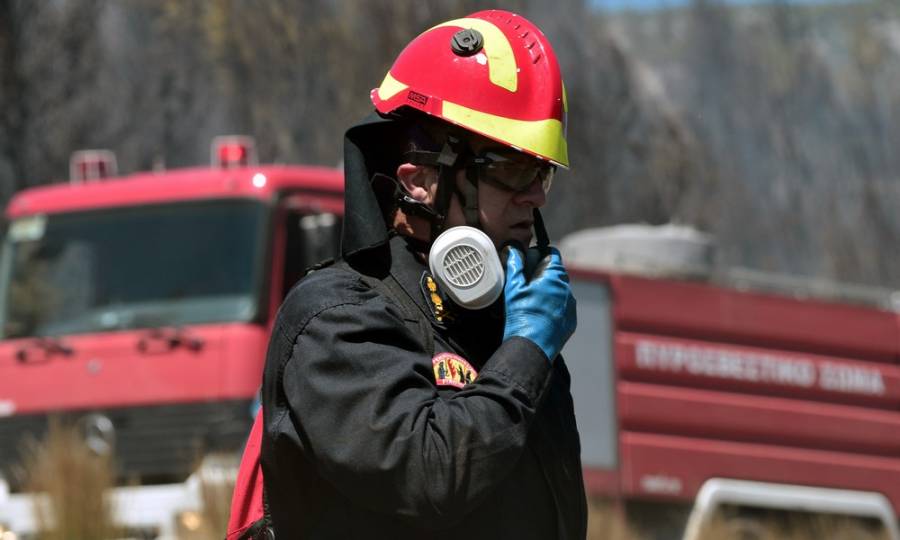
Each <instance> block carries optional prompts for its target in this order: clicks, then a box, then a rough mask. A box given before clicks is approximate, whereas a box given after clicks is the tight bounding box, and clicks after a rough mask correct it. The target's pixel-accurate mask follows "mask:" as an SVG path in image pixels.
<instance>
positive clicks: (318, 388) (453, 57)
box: [261, 10, 586, 540]
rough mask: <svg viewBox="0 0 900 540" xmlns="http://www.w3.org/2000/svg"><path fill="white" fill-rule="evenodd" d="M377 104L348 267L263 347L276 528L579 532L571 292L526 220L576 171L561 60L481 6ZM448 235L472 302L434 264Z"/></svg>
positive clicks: (296, 308)
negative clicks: (554, 182) (559, 175)
mask: <svg viewBox="0 0 900 540" xmlns="http://www.w3.org/2000/svg"><path fill="white" fill-rule="evenodd" d="M371 100H372V102H373V103H374V106H375V109H376V112H375V113H374V114H373V115H372V116H371V117H370V118H368V119H367V120H366V121H364V122H363V123H362V124H360V125H358V126H355V127H352V128H351V129H349V130H348V132H347V135H346V139H345V174H346V194H345V205H346V206H345V218H344V229H343V236H342V245H341V259H342V260H341V262H340V263H339V264H334V265H331V266H327V267H324V268H321V269H318V270H316V271H314V272H312V273H310V274H309V275H307V276H306V277H305V278H304V279H302V280H301V281H300V282H299V283H298V285H297V286H295V287H294V289H293V290H292V291H291V293H290V294H289V295H288V297H287V298H286V300H285V303H284V305H283V306H282V307H281V309H280V311H279V316H278V319H277V321H276V324H275V327H274V330H273V333H272V338H271V342H270V345H269V351H268V356H267V362H266V369H265V374H264V381H263V391H262V399H263V411H264V422H265V432H264V435H263V442H262V458H261V460H262V467H263V472H264V475H263V476H264V478H265V492H266V500H267V507H268V510H269V514H270V517H271V524H272V527H273V529H274V532H275V535H276V536H277V537H278V538H291V539H294V538H314V539H319V538H341V539H344V538H367V539H370V538H390V539H412V538H416V539H418V538H434V539H442V538H469V539H472V538H491V539H496V538H517V539H529V538H534V539H541V540H546V539H552V538H559V539H571V538H584V537H585V534H586V504H585V496H584V487H583V483H582V476H581V462H580V445H579V439H578V432H577V429H576V425H575V417H574V411H573V405H572V399H571V396H570V393H569V383H570V379H569V373H568V371H567V370H566V366H565V362H564V361H563V359H562V358H561V357H560V355H559V351H560V349H562V347H563V345H564V344H565V342H566V341H567V339H568V338H569V337H570V336H571V334H572V332H574V329H575V325H576V318H575V300H574V298H573V297H572V294H571V291H570V289H569V284H568V277H567V276H566V272H565V268H564V267H563V265H562V262H561V260H560V257H559V253H558V251H556V250H555V249H554V248H550V247H548V246H547V236H546V231H545V230H544V228H543V222H542V220H541V219H540V213H539V211H538V209H539V208H540V207H541V206H543V205H544V204H545V202H546V200H547V196H548V191H547V190H548V189H549V186H550V182H551V179H552V177H553V174H554V172H555V170H556V168H557V167H567V166H568V156H567V149H566V140H565V121H566V101H565V90H564V88H563V83H562V78H561V76H560V72H559V66H558V64H557V61H556V57H555V55H554V53H553V50H552V49H551V47H550V44H549V43H548V41H547V39H546V37H545V36H544V35H543V33H542V32H541V31H540V30H539V29H538V28H537V27H536V26H535V25H534V24H532V23H531V22H529V21H528V20H526V19H524V18H522V17H521V16H518V15H515V14H512V13H509V12H506V11H499V10H493V11H481V12H478V13H474V14H472V15H469V16H468V17H465V18H462V19H457V20H452V21H448V22H446V23H443V24H440V25H437V26H435V27H433V28H431V29H429V30H427V31H425V32H424V33H423V34H421V35H420V36H418V37H417V38H415V39H414V40H413V41H412V42H411V43H410V44H409V45H408V46H407V47H406V48H405V49H404V50H403V51H402V52H401V53H400V55H399V56H398V57H397V59H396V61H395V62H394V64H393V66H392V67H391V69H390V71H389V73H388V74H387V76H386V77H385V78H384V81H383V82H382V83H381V85H380V86H379V87H378V88H376V89H375V90H373V91H372V93H371ZM441 242H443V244H441V245H444V246H445V248H446V249H444V248H442V249H441V253H443V254H446V253H450V252H451V251H452V250H453V249H457V251H458V250H460V249H462V250H466V249H468V250H470V252H471V253H470V255H472V253H474V255H472V256H475V257H476V259H467V260H469V261H470V262H471V261H475V262H474V263H472V264H473V266H470V267H467V271H469V272H470V274H471V275H472V276H474V278H473V279H475V280H476V281H477V280H478V279H482V278H483V279H482V281H485V282H487V286H486V287H485V288H484V291H486V292H484V291H482V292H484V294H482V293H478V295H475V296H473V295H472V293H471V290H470V289H471V287H470V288H467V285H466V284H463V285H462V286H460V284H459V283H457V282H456V281H454V279H455V278H454V277H453V275H450V274H447V273H446V272H444V273H443V274H442V273H441V271H447V269H448V268H450V267H449V266H447V265H446V263H447V260H449V259H446V258H445V259H441V260H437V261H436V260H435V253H436V252H437V251H438V249H437V246H438V244H439V243H441ZM530 245H531V246H532V247H529V246H530ZM472 246H475V247H472ZM498 252H499V255H498ZM478 257H480V259H478ZM495 260H496V261H497V262H496V263H492V262H491V261H495ZM482 263H483V264H482ZM435 264H436V265H437V268H438V269H439V270H441V269H442V270H441V271H433V270H434V269H435V268H436V267H435ZM441 264H444V266H443V267H442V266H441ZM492 264H495V265H497V266H499V270H500V271H499V272H495V271H494V270H492V268H493V266H491V265H492ZM448 275H450V277H449V278H448V277H447V276H448ZM441 276H443V278H442V277H441ZM457 277H458V275H457ZM478 283H481V281H479V282H478ZM476 296H477V297H476Z"/></svg>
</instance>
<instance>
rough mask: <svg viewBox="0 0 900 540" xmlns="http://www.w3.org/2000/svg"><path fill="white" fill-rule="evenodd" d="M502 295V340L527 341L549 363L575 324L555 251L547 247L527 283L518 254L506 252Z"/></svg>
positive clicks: (566, 279) (566, 283) (569, 291)
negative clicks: (538, 350)
mask: <svg viewBox="0 0 900 540" xmlns="http://www.w3.org/2000/svg"><path fill="white" fill-rule="evenodd" d="M503 294H504V302H505V304H506V326H505V328H504V330H503V340H504V341H506V340H507V339H509V338H511V337H515V336H519V337H523V338H525V339H528V340H530V341H532V342H533V343H534V344H535V345H537V346H538V347H540V348H541V350H542V351H544V354H545V355H547V359H548V360H550V362H551V363H552V362H553V360H554V359H555V358H556V355H558V354H559V351H560V350H562V348H563V345H565V344H566V341H568V340H569V338H570V337H571V336H572V333H573V332H575V327H576V326H577V325H578V317H577V316H576V314H575V297H574V296H572V289H571V288H570V287H569V275H568V274H567V273H566V269H565V267H564V266H563V264H562V258H561V257H560V255H559V251H558V250H557V249H556V248H550V254H549V255H547V256H546V257H545V258H544V259H543V260H542V261H541V262H540V264H538V267H537V269H536V270H535V273H534V275H533V276H532V277H531V280H529V281H526V278H525V273H524V271H523V264H522V252H521V251H520V250H518V249H515V248H511V249H509V255H508V257H507V258H506V285H505V286H504V288H503Z"/></svg>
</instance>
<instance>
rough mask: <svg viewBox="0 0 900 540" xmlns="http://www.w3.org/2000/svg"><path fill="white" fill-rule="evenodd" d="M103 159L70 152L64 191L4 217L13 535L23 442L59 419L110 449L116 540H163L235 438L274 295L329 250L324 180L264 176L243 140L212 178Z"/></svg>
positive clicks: (7, 477)
mask: <svg viewBox="0 0 900 540" xmlns="http://www.w3.org/2000/svg"><path fill="white" fill-rule="evenodd" d="M111 157H112V156H111V155H110V154H109V153H107V152H103V151H88V152H81V153H78V154H77V155H76V156H74V157H73V163H72V166H71V174H72V181H71V182H70V183H67V184H62V185H60V184H57V185H49V186H45V187H38V188H33V189H29V190H25V191H22V192H20V193H18V194H17V195H16V196H15V197H14V198H13V199H12V200H11V201H10V203H9V205H8V208H7V210H6V218H7V220H8V222H9V225H8V230H7V234H6V237H5V240H4V243H3V247H2V255H0V525H2V526H4V527H6V528H7V529H10V530H12V531H14V532H15V533H18V534H26V535H27V534H30V533H33V532H34V531H35V529H36V526H37V525H36V524H35V523H34V520H33V512H32V505H33V499H32V496H31V495H30V494H28V493H26V485H25V484H24V482H25V478H24V477H23V475H22V467H21V464H22V455H21V450H22V444H23V441H25V440H27V439H29V438H36V439H39V438H41V437H42V435H43V433H44V432H45V431H46V429H47V424H48V418H49V417H51V416H59V417H62V418H63V419H66V420H69V421H72V422H76V423H77V424H78V425H79V426H82V427H83V432H84V434H85V437H86V442H87V444H88V445H89V446H90V447H91V448H92V449H95V450H96V451H97V452H113V453H114V455H115V460H114V462H115V464H116V466H117V475H118V479H119V482H120V484H121V485H122V486H123V487H120V488H117V489H116V492H115V494H114V497H113V500H114V507H115V513H116V519H117V520H118V521H119V523H120V525H122V526H123V527H125V530H126V532H128V533H129V534H131V535H133V536H136V537H146V538H156V537H161V538H172V537H174V535H175V530H176V524H177V522H178V518H179V516H182V515H184V514H185V513H186V512H188V513H189V512H197V511H198V505H199V504H200V501H199V492H198V489H199V488H198V482H199V478H200V477H201V475H202V474H207V475H209V474H216V473H217V471H215V470H213V471H210V470H208V469H215V468H216V467H220V468H221V466H220V465H217V464H216V463H217V462H216V461H211V460H209V459H204V458H205V457H206V456H210V455H214V454H217V453H220V452H225V453H230V454H236V453H237V452H238V451H239V450H240V448H241V446H242V445H243V443H244V441H245V439H246V435H247V432H248V431H249V426H250V423H251V420H252V416H251V414H252V411H251V408H252V406H253V400H254V397H255V396H256V393H257V390H258V388H259V384H260V376H261V373H262V365H263V362H264V358H265V350H266V346H267V342H268V334H269V329H270V325H271V324H272V322H273V319H274V316H275V313H276V310H277V308H278V306H279V305H280V303H281V300H282V298H283V297H284V295H285V294H286V293H287V291H288V289H289V288H290V287H291V286H292V284H293V283H294V282H295V281H296V280H297V279H298V278H299V277H300V275H301V273H302V271H303V270H304V269H305V268H306V267H308V266H310V265H311V264H313V263H315V262H318V261H321V260H323V259H326V258H328V257H331V256H333V255H334V254H335V251H336V248H337V245H338V239H339V232H340V223H341V216H342V212H343V174H342V172H341V171H339V170H337V169H331V168H324V167H299V166H274V165H271V166H269V165H267V166H259V165H257V164H256V159H255V155H254V150H253V145H252V140H251V139H248V138H242V137H228V138H222V139H218V140H217V141H215V143H214V145H213V147H212V162H213V166H211V167H207V168H191V169H179V170H167V171H160V172H148V173H138V174H133V175H129V176H123V177H116V176H110V174H115V169H116V167H115V161H114V159H111ZM218 473H221V474H224V475H226V476H227V475H232V476H233V473H234V471H233V470H225V471H218ZM221 474H220V475H221ZM4 538H5V537H4Z"/></svg>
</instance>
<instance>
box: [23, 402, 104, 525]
mask: <svg viewBox="0 0 900 540" xmlns="http://www.w3.org/2000/svg"><path fill="white" fill-rule="evenodd" d="M24 451H25V459H24V465H25V472H26V475H27V486H28V488H29V491H31V492H33V493H42V494H44V495H45V496H43V497H38V498H36V499H35V505H34V512H35V521H36V523H37V527H38V530H39V534H38V538H39V539H40V540H98V539H103V538H112V537H113V536H115V527H114V525H113V518H112V515H113V513H112V508H111V505H110V502H109V500H108V499H107V497H106V495H105V494H106V491H107V489H108V488H110V487H112V486H113V485H114V482H115V473H114V469H113V466H112V463H111V460H110V459H109V458H108V457H105V456H98V455H96V454H95V453H94V452H93V451H92V450H91V449H90V448H88V447H87V445H86V444H85V443H84V440H83V438H82V436H81V434H80V432H79V430H78V428H77V427H76V426H74V425H70V424H66V423H64V422H62V421H60V420H59V419H56V418H51V420H50V425H49V429H48V431H47V434H46V436H45V437H44V439H43V440H41V441H29V442H26V444H25V446H24Z"/></svg>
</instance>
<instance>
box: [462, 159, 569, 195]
mask: <svg viewBox="0 0 900 540" xmlns="http://www.w3.org/2000/svg"><path fill="white" fill-rule="evenodd" d="M469 163H470V164H471V166H473V167H475V168H476V169H477V170H478V178H479V180H482V181H484V182H487V183H488V184H491V185H492V186H494V187H497V188H500V189H503V190H505V191H514V192H521V191H525V190H527V189H528V188H529V187H531V185H532V184H534V182H535V181H539V182H540V183H541V187H542V188H543V190H544V193H547V192H549V191H550V185H551V184H552V183H553V175H554V173H555V172H556V166H555V165H552V164H551V163H548V162H546V161H541V160H539V159H537V158H534V157H531V156H529V155H527V154H523V153H521V152H515V151H509V152H504V151H502V150H501V151H496V150H495V151H490V152H485V153H483V154H481V155H478V156H475V157H474V158H472V159H471V160H470V161H469Z"/></svg>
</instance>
